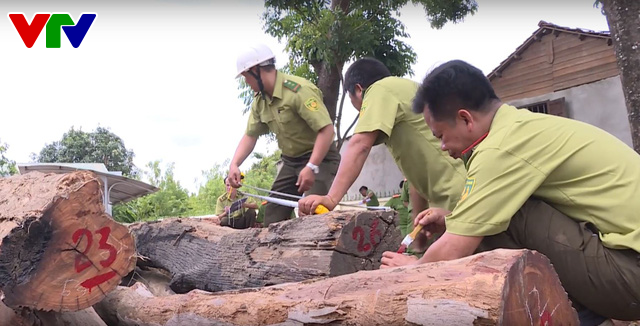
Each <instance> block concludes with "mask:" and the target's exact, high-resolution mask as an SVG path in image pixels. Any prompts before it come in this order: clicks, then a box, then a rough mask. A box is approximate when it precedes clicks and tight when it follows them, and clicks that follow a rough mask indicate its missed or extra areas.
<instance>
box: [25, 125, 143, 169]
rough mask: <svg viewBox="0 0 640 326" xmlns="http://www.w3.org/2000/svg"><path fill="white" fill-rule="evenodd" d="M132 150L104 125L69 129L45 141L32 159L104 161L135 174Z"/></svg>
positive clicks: (54, 161) (65, 161) (106, 164)
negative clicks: (57, 137) (46, 142)
mask: <svg viewBox="0 0 640 326" xmlns="http://www.w3.org/2000/svg"><path fill="white" fill-rule="evenodd" d="M134 155H135V154H134V153H133V151H132V150H128V149H127V148H126V147H125V146H124V141H122V139H121V138H120V137H118V136H117V135H116V134H114V133H112V132H111V131H109V129H107V128H102V127H98V128H97V129H96V130H95V131H92V132H84V131H82V130H81V129H78V130H76V129H74V128H73V127H71V129H70V130H69V131H68V132H66V133H65V134H64V135H63V136H62V139H61V140H59V141H55V142H53V143H51V144H47V145H45V147H44V148H43V149H42V150H41V151H40V154H38V155H37V156H36V155H35V154H31V156H32V160H34V161H36V162H40V163H104V165H105V166H106V167H107V170H109V171H121V172H122V174H123V175H125V176H128V177H135V176H136V174H137V170H136V168H135V165H134V164H133V157H134Z"/></svg>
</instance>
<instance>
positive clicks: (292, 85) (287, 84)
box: [282, 79, 302, 93]
mask: <svg viewBox="0 0 640 326" xmlns="http://www.w3.org/2000/svg"><path fill="white" fill-rule="evenodd" d="M282 86H284V87H286V88H288V89H290V90H292V91H293V92H294V93H297V92H298V91H299V90H300V88H301V87H302V86H300V84H298V83H296V82H294V81H292V80H288V79H285V80H284V82H283V83H282Z"/></svg>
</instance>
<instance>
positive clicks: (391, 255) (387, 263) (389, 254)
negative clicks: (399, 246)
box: [380, 251, 418, 269]
mask: <svg viewBox="0 0 640 326" xmlns="http://www.w3.org/2000/svg"><path fill="white" fill-rule="evenodd" d="M380 262H381V263H382V265H380V268H381V269H383V268H391V267H398V266H405V265H412V264H416V263H417V262H418V257H416V256H407V255H403V254H399V253H397V252H393V251H385V252H383V253H382V259H381V260H380Z"/></svg>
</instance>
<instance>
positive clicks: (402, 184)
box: [400, 180, 404, 189]
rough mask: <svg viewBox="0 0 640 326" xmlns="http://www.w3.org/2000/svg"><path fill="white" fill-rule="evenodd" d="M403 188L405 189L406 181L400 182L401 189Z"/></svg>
mask: <svg viewBox="0 0 640 326" xmlns="http://www.w3.org/2000/svg"><path fill="white" fill-rule="evenodd" d="M402 187H404V180H402V181H400V189H402Z"/></svg>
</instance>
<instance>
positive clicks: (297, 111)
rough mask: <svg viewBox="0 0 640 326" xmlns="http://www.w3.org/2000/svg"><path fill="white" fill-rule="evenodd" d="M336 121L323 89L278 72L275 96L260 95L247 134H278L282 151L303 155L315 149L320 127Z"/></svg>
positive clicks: (294, 155) (252, 108) (255, 135)
mask: <svg viewBox="0 0 640 326" xmlns="http://www.w3.org/2000/svg"><path fill="white" fill-rule="evenodd" d="M331 124H332V121H331V118H330V117H329V112H328V111H327V108H326V107H325V106H324V103H323V102H322V92H321V91H320V90H319V89H318V88H317V87H316V86H315V85H313V83H311V82H309V81H308V80H306V79H304V78H300V77H297V76H292V75H287V74H285V73H281V72H279V71H278V72H277V75H276V82H275V87H274V90H273V97H271V98H269V96H266V95H265V96H264V98H262V96H261V95H259V94H258V95H256V96H255V98H254V99H253V103H252V105H251V112H250V114H249V121H248V122H247V129H246V132H245V133H246V134H247V135H248V136H252V137H259V136H261V135H264V134H267V133H268V132H269V131H271V132H273V133H274V134H275V135H276V139H277V140H278V147H279V148H280V150H282V154H283V155H285V156H289V157H299V156H301V155H303V154H306V153H310V152H312V151H313V144H314V143H315V141H316V136H317V135H318V131H319V130H320V129H322V128H323V127H325V126H327V125H331Z"/></svg>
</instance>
